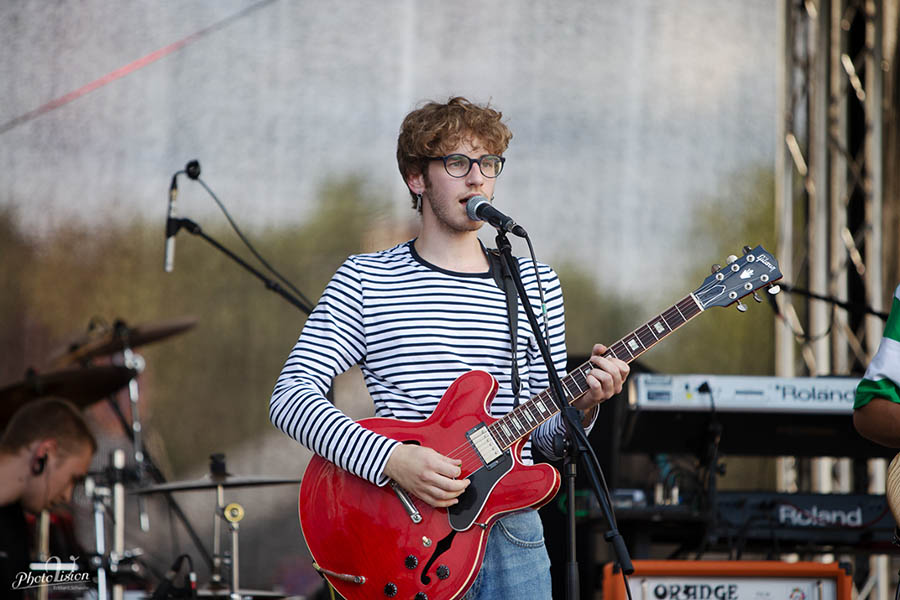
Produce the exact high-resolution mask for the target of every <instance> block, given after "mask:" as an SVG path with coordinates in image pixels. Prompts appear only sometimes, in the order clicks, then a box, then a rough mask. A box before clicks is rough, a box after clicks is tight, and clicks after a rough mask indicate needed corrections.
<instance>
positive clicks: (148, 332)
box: [50, 317, 197, 366]
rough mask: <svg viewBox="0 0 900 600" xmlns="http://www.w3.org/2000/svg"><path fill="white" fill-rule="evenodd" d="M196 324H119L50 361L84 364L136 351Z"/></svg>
mask: <svg viewBox="0 0 900 600" xmlns="http://www.w3.org/2000/svg"><path fill="white" fill-rule="evenodd" d="M196 324H197V319H196V318H194V317H182V318H179V319H171V320H168V321H158V322H156V323H144V324H141V325H135V326H134V327H129V326H128V325H127V324H126V323H125V322H124V321H116V323H115V324H114V325H113V327H112V328H110V329H109V330H108V331H106V332H104V333H103V334H101V335H100V336H94V337H91V336H85V337H83V338H81V339H78V340H76V341H74V342H72V343H71V344H68V345H67V346H66V347H65V348H60V349H58V350H56V351H55V352H54V353H53V354H52V355H51V357H50V361H51V364H54V365H58V366H64V365H72V364H78V363H84V362H87V361H89V360H90V359H92V358H95V357H97V356H107V355H109V354H114V353H116V352H121V351H122V350H124V349H125V348H132V349H134V348H137V347H138V346H143V345H146V344H152V343H153V342H158V341H160V340H164V339H166V338H167V337H171V336H173V335H177V334H179V333H183V332H185V331H187V330H188V329H190V328H192V327H193V326H194V325H196Z"/></svg>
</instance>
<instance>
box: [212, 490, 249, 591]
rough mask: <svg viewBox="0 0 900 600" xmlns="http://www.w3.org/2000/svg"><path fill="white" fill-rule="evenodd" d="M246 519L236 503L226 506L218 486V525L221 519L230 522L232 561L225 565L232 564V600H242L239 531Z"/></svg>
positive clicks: (222, 493)
mask: <svg viewBox="0 0 900 600" xmlns="http://www.w3.org/2000/svg"><path fill="white" fill-rule="evenodd" d="M243 518H244V507H243V506H241V505H240V504H238V503H236V502H232V503H230V504H228V505H227V506H226V505H225V490H224V487H223V486H221V485H218V486H216V523H217V524H218V522H219V519H225V521H227V522H228V528H229V529H230V530H231V559H230V560H228V558H225V559H224V561H223V562H224V563H226V564H228V563H230V565H229V566H230V567H231V584H230V586H229V587H230V591H231V593H230V598H231V600H240V598H241V593H240V589H241V585H240V572H241V568H240V554H239V548H240V541H239V535H238V533H239V531H240V526H239V525H238V523H240V521H241V519H243Z"/></svg>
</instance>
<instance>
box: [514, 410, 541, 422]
mask: <svg viewBox="0 0 900 600" xmlns="http://www.w3.org/2000/svg"><path fill="white" fill-rule="evenodd" d="M521 408H522V410H521V413H522V416H523V417H525V418H524V419H522V420H523V421H528V426H529V427H537V422H536V421H535V420H534V417H532V416H531V413H530V412H528V409H527V408H526V407H521ZM516 410H519V409H516Z"/></svg>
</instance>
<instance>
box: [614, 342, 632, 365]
mask: <svg viewBox="0 0 900 600" xmlns="http://www.w3.org/2000/svg"><path fill="white" fill-rule="evenodd" d="M615 346H620V347H621V348H622V350H624V351H625V352H628V358H627V359H623V360H625V362H628V361H630V360H632V359H633V358H634V354H632V353H631V352H630V351H629V350H628V346H626V345H625V344H623V343H622V342H616V343H615V344H613V347H615ZM620 354H621V352H620Z"/></svg>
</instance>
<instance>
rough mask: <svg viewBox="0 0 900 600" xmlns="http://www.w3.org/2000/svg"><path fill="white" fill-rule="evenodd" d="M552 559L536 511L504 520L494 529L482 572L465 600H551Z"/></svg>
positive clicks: (489, 538)
mask: <svg viewBox="0 0 900 600" xmlns="http://www.w3.org/2000/svg"><path fill="white" fill-rule="evenodd" d="M550 588H551V586H550V558H549V557H548V556H547V548H546V547H545V546H544V527H543V525H542V524H541V518H540V517H539V516H538V513H537V511H536V510H526V511H524V512H520V513H515V514H512V515H509V516H507V517H503V518H502V519H500V521H498V522H497V523H496V524H495V525H494V526H493V527H492V528H491V533H490V535H489V536H488V542H487V548H486V549H485V552H484V563H483V564H482V566H481V571H480V572H479V573H478V576H477V577H476V578H475V582H474V583H473V584H472V587H471V588H469V591H468V593H467V594H466V595H465V598H464V600H488V599H490V600H496V599H498V598H515V599H516V600H548V599H549V598H550V594H551V591H550Z"/></svg>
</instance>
